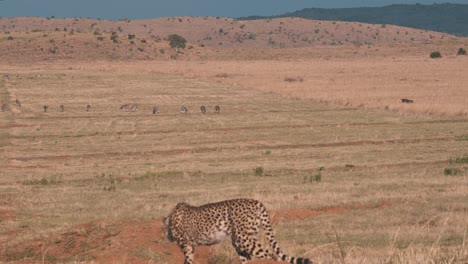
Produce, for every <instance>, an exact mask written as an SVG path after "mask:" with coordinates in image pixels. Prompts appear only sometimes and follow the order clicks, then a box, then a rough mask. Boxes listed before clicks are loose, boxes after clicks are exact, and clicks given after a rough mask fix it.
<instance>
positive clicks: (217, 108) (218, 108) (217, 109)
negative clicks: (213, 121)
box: [215, 105, 221, 113]
mask: <svg viewBox="0 0 468 264" xmlns="http://www.w3.org/2000/svg"><path fill="white" fill-rule="evenodd" d="M219 112H221V108H220V107H219V105H216V106H215V113H219Z"/></svg>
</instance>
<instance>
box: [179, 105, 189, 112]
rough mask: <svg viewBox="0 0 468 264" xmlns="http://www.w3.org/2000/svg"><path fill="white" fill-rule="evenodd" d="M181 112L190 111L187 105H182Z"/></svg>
mask: <svg viewBox="0 0 468 264" xmlns="http://www.w3.org/2000/svg"><path fill="white" fill-rule="evenodd" d="M180 112H182V113H187V112H188V109H187V107H185V106H181V107H180Z"/></svg>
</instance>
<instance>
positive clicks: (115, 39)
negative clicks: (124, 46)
mask: <svg viewBox="0 0 468 264" xmlns="http://www.w3.org/2000/svg"><path fill="white" fill-rule="evenodd" d="M110 39H111V40H112V42H114V43H117V42H119V35H117V33H116V32H115V31H112V33H111V36H110Z"/></svg>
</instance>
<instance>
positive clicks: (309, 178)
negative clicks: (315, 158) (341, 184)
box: [304, 173, 322, 183]
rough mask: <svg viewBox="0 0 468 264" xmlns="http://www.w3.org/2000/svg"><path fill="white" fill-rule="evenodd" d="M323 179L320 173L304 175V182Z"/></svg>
mask: <svg viewBox="0 0 468 264" xmlns="http://www.w3.org/2000/svg"><path fill="white" fill-rule="evenodd" d="M321 181H322V174H320V173H316V174H313V175H306V176H304V183H311V182H321Z"/></svg>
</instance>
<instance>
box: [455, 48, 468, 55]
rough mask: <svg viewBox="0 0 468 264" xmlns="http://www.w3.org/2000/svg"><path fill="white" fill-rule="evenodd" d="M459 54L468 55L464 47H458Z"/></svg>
mask: <svg viewBox="0 0 468 264" xmlns="http://www.w3.org/2000/svg"><path fill="white" fill-rule="evenodd" d="M457 55H466V50H465V49H464V48H460V49H458V52H457Z"/></svg>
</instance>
